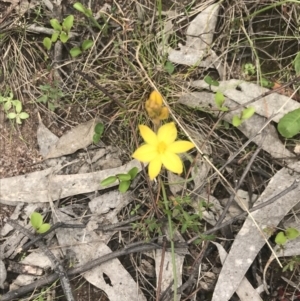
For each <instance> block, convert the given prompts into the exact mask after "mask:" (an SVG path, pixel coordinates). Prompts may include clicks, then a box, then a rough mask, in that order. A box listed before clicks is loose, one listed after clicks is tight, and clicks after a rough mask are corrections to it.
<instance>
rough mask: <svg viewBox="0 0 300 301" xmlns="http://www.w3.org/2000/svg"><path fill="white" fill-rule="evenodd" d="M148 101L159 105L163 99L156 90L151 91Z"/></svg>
mask: <svg viewBox="0 0 300 301" xmlns="http://www.w3.org/2000/svg"><path fill="white" fill-rule="evenodd" d="M149 100H150V102H154V103H155V104H157V105H159V106H161V105H162V103H163V99H162V97H161V95H160V93H159V92H158V91H152V92H151V94H150V96H149Z"/></svg>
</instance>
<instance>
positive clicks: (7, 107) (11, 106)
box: [0, 92, 29, 124]
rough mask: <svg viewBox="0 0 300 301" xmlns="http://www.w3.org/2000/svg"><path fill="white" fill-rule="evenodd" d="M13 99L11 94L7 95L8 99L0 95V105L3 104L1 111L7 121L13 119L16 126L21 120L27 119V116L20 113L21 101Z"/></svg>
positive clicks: (24, 113)
mask: <svg viewBox="0 0 300 301" xmlns="http://www.w3.org/2000/svg"><path fill="white" fill-rule="evenodd" d="M13 98H14V95H13V93H12V92H10V93H9V96H8V97H3V96H2V95H0V103H2V104H3V109H4V111H5V113H6V117H7V118H8V119H15V120H16V123H17V124H22V120H24V119H27V118H28V117H29V115H28V113H26V112H22V103H21V101H20V100H18V99H13ZM10 111H13V112H10Z"/></svg>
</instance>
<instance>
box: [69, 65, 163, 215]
mask: <svg viewBox="0 0 300 301" xmlns="http://www.w3.org/2000/svg"><path fill="white" fill-rule="evenodd" d="M74 72H76V73H78V74H80V75H81V76H82V77H83V78H85V79H86V80H87V81H88V82H90V83H91V84H92V85H94V86H95V87H96V88H98V89H99V90H100V91H101V92H102V93H103V94H105V95H106V96H107V97H108V98H110V99H111V100H112V101H113V102H114V103H115V104H117V105H118V106H119V107H120V108H122V109H125V110H128V108H127V107H126V105H124V104H123V103H121V102H120V101H118V100H117V99H116V98H115V97H114V96H112V95H111V94H110V93H109V92H108V91H107V90H106V89H105V88H103V87H102V86H100V85H99V84H98V83H96V82H95V81H94V80H93V79H92V78H91V77H89V76H88V75H86V74H85V73H83V72H82V71H80V70H75V71H74ZM129 125H130V128H131V131H132V134H133V138H134V142H135V144H136V147H138V139H137V137H136V134H135V129H134V127H133V124H132V122H131V119H130V118H129ZM141 166H142V169H143V171H144V174H145V178H146V181H147V184H148V186H149V187H151V183H150V180H149V178H148V177H147V174H146V171H145V166H144V164H143V163H142V162H141ZM149 191H150V198H151V199H152V203H153V206H154V209H155V212H156V215H157V216H158V217H160V216H161V214H160V213H159V211H158V208H157V206H156V203H155V199H154V196H153V193H152V190H151V189H149Z"/></svg>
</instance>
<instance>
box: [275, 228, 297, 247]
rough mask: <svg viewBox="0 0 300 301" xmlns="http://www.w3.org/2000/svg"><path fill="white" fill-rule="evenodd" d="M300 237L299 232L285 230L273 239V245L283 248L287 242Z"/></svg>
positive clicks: (290, 229)
mask: <svg viewBox="0 0 300 301" xmlns="http://www.w3.org/2000/svg"><path fill="white" fill-rule="evenodd" d="M299 236H300V232H299V231H298V230H297V229H295V228H287V229H286V230H285V231H284V232H283V231H280V232H279V233H278V234H277V235H276V237H275V243H276V244H277V245H280V246H283V245H285V244H286V242H287V241H288V240H292V239H295V238H297V237H299Z"/></svg>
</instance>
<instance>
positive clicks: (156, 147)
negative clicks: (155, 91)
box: [132, 122, 195, 180]
mask: <svg viewBox="0 0 300 301" xmlns="http://www.w3.org/2000/svg"><path fill="white" fill-rule="evenodd" d="M139 130H140V134H141V136H142V137H143V139H144V141H145V142H146V144H144V145H142V146H140V147H139V148H138V149H137V150H136V151H135V152H134V153H133V155H132V157H133V158H135V159H137V160H139V161H141V162H144V163H149V167H148V173H149V177H150V179H151V180H153V179H154V178H155V177H156V176H157V175H158V174H159V172H160V170H161V168H162V166H164V167H165V168H166V169H168V170H170V171H172V172H174V173H178V174H180V173H182V171H183V165H182V162H181V159H180V157H179V156H178V155H177V154H179V153H184V152H186V151H188V150H190V149H192V148H193V147H195V146H194V144H193V143H192V142H190V141H175V140H176V138H177V129H176V126H175V124H174V122H170V123H167V124H165V125H163V126H161V127H160V128H159V129H158V132H157V134H155V133H154V132H153V131H152V130H151V129H150V128H149V127H147V126H145V125H140V126H139Z"/></svg>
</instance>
